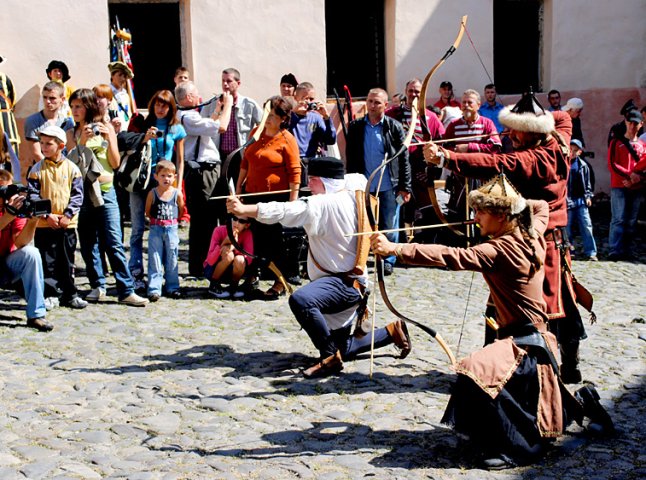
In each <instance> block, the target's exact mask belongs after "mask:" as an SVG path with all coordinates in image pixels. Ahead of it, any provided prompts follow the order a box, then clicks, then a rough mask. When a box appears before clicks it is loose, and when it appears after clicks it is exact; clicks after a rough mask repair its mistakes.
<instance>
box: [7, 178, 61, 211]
mask: <svg viewBox="0 0 646 480" xmlns="http://www.w3.org/2000/svg"><path fill="white" fill-rule="evenodd" d="M14 195H21V196H22V197H24V200H23V203H22V207H20V208H15V207H12V206H11V205H9V199H10V198H11V197H13V196H14ZM0 198H2V199H4V208H5V210H6V211H7V212H9V213H10V214H11V215H15V216H16V217H23V218H31V217H39V216H41V215H48V214H50V213H52V202H51V201H49V199H46V200H44V199H42V198H40V197H39V196H38V195H34V194H32V195H29V189H28V188H27V187H25V186H24V185H21V184H20V183H12V184H11V185H5V186H0Z"/></svg>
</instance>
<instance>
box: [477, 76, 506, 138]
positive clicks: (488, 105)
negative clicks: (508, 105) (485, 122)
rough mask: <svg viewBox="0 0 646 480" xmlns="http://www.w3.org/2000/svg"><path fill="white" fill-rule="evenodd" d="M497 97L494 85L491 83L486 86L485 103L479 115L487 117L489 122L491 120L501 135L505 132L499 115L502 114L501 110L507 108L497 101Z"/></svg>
mask: <svg viewBox="0 0 646 480" xmlns="http://www.w3.org/2000/svg"><path fill="white" fill-rule="evenodd" d="M496 96H497V93H496V86H495V85H494V84H493V83H489V84H488V85H485V87H484V97H485V103H483V104H482V106H481V107H480V110H478V113H479V114H480V115H482V116H483V117H486V118H488V119H489V120H491V121H492V122H493V123H494V125H495V126H496V130H498V133H500V132H502V131H503V130H504V127H503V126H502V124H501V123H500V122H499V121H498V114H499V113H500V110H502V109H503V108H505V106H504V105H503V104H502V103H500V102H499V101H498V100H497V98H496Z"/></svg>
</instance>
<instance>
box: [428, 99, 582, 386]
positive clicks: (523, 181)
mask: <svg viewBox="0 0 646 480" xmlns="http://www.w3.org/2000/svg"><path fill="white" fill-rule="evenodd" d="M500 122H501V123H502V124H503V125H504V126H505V127H507V128H509V129H510V133H509V137H510V139H511V141H512V144H513V147H514V149H515V151H514V152H512V153H481V152H474V153H461V152H451V151H448V150H445V149H444V148H441V147H439V146H438V145H435V144H430V145H427V146H426V147H425V148H424V157H425V158H426V161H427V162H429V163H431V164H433V165H437V164H439V165H443V166H445V167H447V168H449V169H450V170H452V171H454V172H456V173H459V174H462V175H464V176H466V177H468V178H481V179H484V178H488V177H491V176H492V175H494V174H496V173H500V171H501V169H504V171H505V172H506V173H507V175H508V176H509V179H510V180H511V181H512V182H513V183H514V185H516V187H517V188H518V190H519V192H521V194H523V196H525V197H526V198H530V199H536V200H545V201H546V202H547V203H548V205H549V207H550V216H549V223H548V226H547V230H546V232H545V239H546V241H547V251H546V259H545V282H544V284H543V295H544V299H545V301H546V303H547V316H548V319H549V320H550V323H549V326H550V330H551V331H553V332H554V333H555V335H556V337H557V339H558V341H559V344H560V347H561V359H562V366H561V375H562V379H563V381H564V382H566V383H578V382H580V381H581V372H580V371H579V368H578V363H579V342H580V340H581V339H583V338H586V334H585V329H584V327H583V322H582V320H581V315H580V314H579V311H578V308H577V306H576V301H575V298H574V296H573V293H572V292H573V290H572V283H571V281H572V279H571V273H570V272H569V267H570V254H569V249H568V248H567V236H566V235H564V230H565V228H566V226H567V202H566V199H567V177H568V171H569V169H570V155H569V154H570V152H569V143H570V136H571V133H572V121H571V119H570V116H569V115H568V114H567V113H565V112H559V111H555V112H548V111H545V110H544V109H543V107H542V106H541V105H540V104H539V103H538V100H536V98H535V97H534V95H533V93H531V92H529V93H525V94H524V95H523V97H522V98H521V99H520V100H519V101H518V103H517V104H516V105H515V106H513V107H505V109H504V110H502V111H501V112H500ZM565 266H567V268H563V267H565ZM489 336H490V337H491V333H489Z"/></svg>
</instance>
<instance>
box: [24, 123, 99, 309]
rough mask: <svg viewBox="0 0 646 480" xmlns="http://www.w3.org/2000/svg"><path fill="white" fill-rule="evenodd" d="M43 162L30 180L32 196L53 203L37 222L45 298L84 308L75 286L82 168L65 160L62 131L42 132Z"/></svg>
mask: <svg viewBox="0 0 646 480" xmlns="http://www.w3.org/2000/svg"><path fill="white" fill-rule="evenodd" d="M39 138H40V149H41V151H42V153H43V156H44V159H43V160H41V161H39V162H38V163H36V164H35V165H34V166H33V168H32V169H31V171H30V172H29V176H28V177H27V182H28V183H29V189H30V192H31V193H35V194H38V195H39V196H40V197H42V198H43V199H49V200H50V201H51V206H52V211H51V213H50V214H49V215H46V216H44V217H42V218H41V219H40V220H39V221H38V228H37V230H36V238H35V243H36V248H38V250H40V255H41V257H42V260H43V271H44V276H45V296H46V297H53V298H58V297H60V298H59V301H60V305H62V306H65V307H69V308H85V307H86V306H87V302H86V301H85V300H83V299H81V298H80V297H79V296H78V292H77V289H76V286H75V285H74V251H75V250H76V243H77V236H76V225H77V221H78V213H79V210H80V209H81V204H82V203H83V177H82V175H81V171H80V170H79V168H78V167H77V166H76V165H74V163H72V162H71V161H70V160H68V159H67V158H66V157H65V156H63V153H62V152H63V148H65V142H66V141H67V136H66V134H65V132H64V131H63V129H62V128H60V127H57V126H55V125H48V126H47V127H45V128H44V129H42V130H41V131H40V132H39Z"/></svg>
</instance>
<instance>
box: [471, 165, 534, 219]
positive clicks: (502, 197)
mask: <svg viewBox="0 0 646 480" xmlns="http://www.w3.org/2000/svg"><path fill="white" fill-rule="evenodd" d="M469 205H470V206H471V208H475V209H477V210H492V209H495V210H508V211H509V213H511V214H512V215H517V214H519V213H520V212H522V211H523V210H525V208H526V207H527V201H526V200H525V199H524V198H523V196H522V195H521V194H520V193H518V190H516V187H514V186H513V185H512V184H511V182H510V181H509V180H508V179H507V175H505V174H504V173H501V174H499V175H497V176H496V177H494V178H492V179H491V180H490V181H488V182H487V183H485V184H484V185H483V186H481V187H480V188H478V189H477V190H474V191H472V192H471V193H469Z"/></svg>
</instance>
